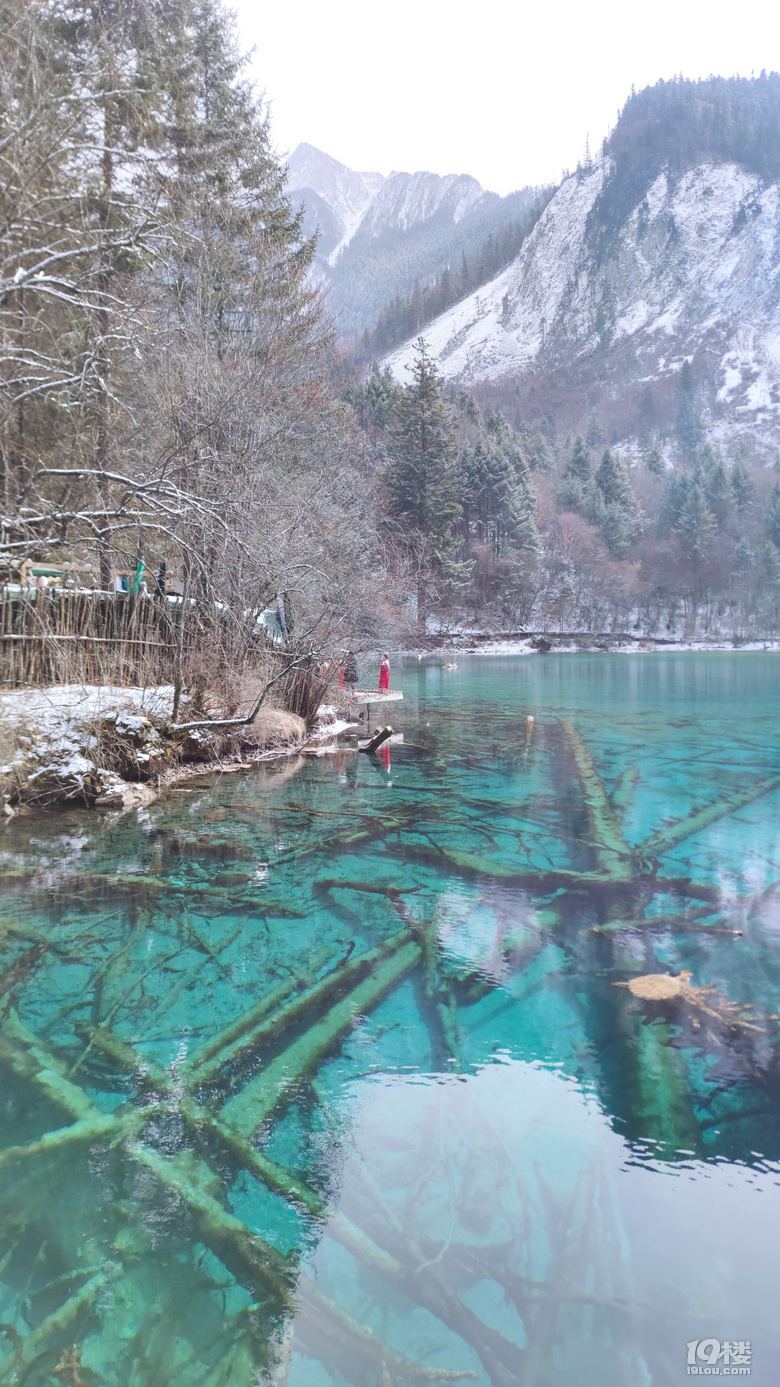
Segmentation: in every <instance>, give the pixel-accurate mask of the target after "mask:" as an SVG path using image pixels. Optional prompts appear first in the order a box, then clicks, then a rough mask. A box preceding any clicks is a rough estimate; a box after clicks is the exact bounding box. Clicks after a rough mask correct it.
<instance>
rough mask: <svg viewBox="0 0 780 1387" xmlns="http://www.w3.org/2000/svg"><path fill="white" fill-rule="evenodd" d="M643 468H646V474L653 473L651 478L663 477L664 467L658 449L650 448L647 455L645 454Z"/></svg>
mask: <svg viewBox="0 0 780 1387" xmlns="http://www.w3.org/2000/svg"><path fill="white" fill-rule="evenodd" d="M645 467H646V468H647V470H648V472H652V473H653V476H655V477H663V475H664V473H665V472H666V466H665V463H664V460H663V455H662V454H661V452H660V451H659V449H658V448H651V449H650V451H649V453H646V454H645Z"/></svg>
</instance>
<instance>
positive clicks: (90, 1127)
mask: <svg viewBox="0 0 780 1387" xmlns="http://www.w3.org/2000/svg"><path fill="white" fill-rule="evenodd" d="M127 1131H128V1124H127V1123H124V1122H121V1121H120V1120H119V1119H118V1118H116V1117H112V1115H111V1114H110V1113H104V1114H103V1115H102V1116H100V1117H94V1118H91V1119H86V1118H85V1119H82V1120H81V1121H79V1122H72V1123H71V1125H70V1126H69V1127H57V1128H55V1129H54V1130H53V1131H51V1132H44V1134H43V1136H42V1137H38V1139H37V1141H30V1142H28V1143H27V1144H26V1146H6V1148H5V1150H4V1151H0V1170H2V1168H3V1166H6V1165H12V1164H13V1163H14V1162H15V1161H27V1160H30V1159H31V1158H32V1157H33V1156H40V1155H45V1154H46V1153H47V1152H49V1151H61V1150H62V1149H63V1147H65V1146H72V1145H74V1144H75V1143H78V1142H85V1143H86V1144H87V1145H89V1144H90V1143H92V1142H96V1141H104V1140H105V1139H106V1138H107V1137H109V1138H113V1139H117V1138H120V1137H122V1136H125V1135H126V1133H127Z"/></svg>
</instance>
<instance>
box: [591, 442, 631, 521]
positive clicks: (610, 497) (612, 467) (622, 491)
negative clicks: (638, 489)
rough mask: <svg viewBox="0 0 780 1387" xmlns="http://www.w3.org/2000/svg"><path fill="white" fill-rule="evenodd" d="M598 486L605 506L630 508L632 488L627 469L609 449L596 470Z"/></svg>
mask: <svg viewBox="0 0 780 1387" xmlns="http://www.w3.org/2000/svg"><path fill="white" fill-rule="evenodd" d="M596 486H597V487H598V489H599V491H600V492H601V495H602V496H603V498H604V504H605V505H607V506H609V505H615V506H623V507H628V506H630V504H631V486H630V483H629V480H628V476H627V474H626V469H625V467H624V466H623V463H622V461H621V460H620V458H619V457H618V455H617V453H613V452H610V450H609V448H607V449H606V451H605V453H604V456H603V457H602V459H601V462H600V463H599V465H598V467H597V468H596Z"/></svg>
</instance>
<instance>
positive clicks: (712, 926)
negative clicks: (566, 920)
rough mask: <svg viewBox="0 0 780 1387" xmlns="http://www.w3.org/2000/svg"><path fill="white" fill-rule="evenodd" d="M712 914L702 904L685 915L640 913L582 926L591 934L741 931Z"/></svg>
mask: <svg viewBox="0 0 780 1387" xmlns="http://www.w3.org/2000/svg"><path fill="white" fill-rule="evenodd" d="M712 914H713V911H712V908H711V906H708V905H703V906H699V907H698V908H697V909H696V910H689V911H688V912H687V913H686V914H685V915H679V914H678V915H640V916H636V917H635V918H632V919H622V920H609V921H607V923H606V924H603V925H586V926H584V928H585V929H587V930H588V931H589V932H590V933H591V934H617V933H619V932H620V930H624V929H626V930H629V929H630V930H653V929H679V930H686V929H695V930H696V931H697V932H702V933H705V934H707V933H711V934H734V935H737V934H741V933H742V930H735V929H730V928H728V927H727V926H726V925H725V924H724V923H723V922H724V921H725V919H726V916H724V915H718V916H716V918H715V920H711V919H710V917H711V916H712Z"/></svg>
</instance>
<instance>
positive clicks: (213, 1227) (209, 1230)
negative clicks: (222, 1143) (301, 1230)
mask: <svg viewBox="0 0 780 1387" xmlns="http://www.w3.org/2000/svg"><path fill="white" fill-rule="evenodd" d="M127 1150H128V1153H129V1154H130V1155H131V1156H132V1158H133V1160H134V1161H135V1162H136V1163H137V1164H138V1165H142V1166H144V1167H145V1169H147V1170H149V1171H151V1173H152V1174H153V1175H154V1176H156V1178H157V1180H158V1181H159V1182H160V1184H162V1185H165V1186H166V1187H167V1188H168V1189H169V1190H171V1191H172V1192H173V1193H175V1194H177V1195H179V1197H180V1198H181V1200H182V1203H183V1204H184V1205H185V1206H186V1207H187V1209H188V1210H189V1211H190V1213H191V1214H192V1215H193V1217H194V1219H195V1223H196V1225H197V1228H198V1233H199V1235H200V1238H201V1241H202V1242H203V1243H204V1244H205V1245H206V1247H209V1248H210V1249H211V1251H212V1252H214V1253H216V1255H217V1257H219V1259H220V1261H221V1262H222V1263H223V1265H224V1266H226V1267H227V1269H228V1271H229V1272H231V1273H232V1275H233V1276H234V1277H235V1278H236V1280H237V1281H238V1282H240V1284H241V1285H243V1286H246V1287H247V1288H248V1289H249V1290H250V1291H252V1292H253V1293H256V1292H257V1289H258V1286H262V1287H264V1288H265V1290H266V1291H268V1292H270V1293H271V1295H272V1296H273V1297H274V1298H275V1299H276V1300H277V1301H278V1302H279V1305H280V1308H281V1307H282V1306H284V1305H286V1304H288V1303H289V1300H290V1293H291V1290H292V1287H293V1285H294V1281H295V1268H294V1265H293V1263H292V1262H291V1261H290V1260H288V1259H287V1258H286V1257H284V1256H282V1254H281V1253H280V1252H278V1251H277V1250H276V1248H275V1247H272V1246H271V1244H270V1243H267V1242H266V1241H265V1239H264V1238H261V1237H260V1235H259V1234H258V1233H254V1232H252V1231H251V1229H249V1228H247V1226H246V1224H245V1223H243V1222H242V1221H241V1219H239V1218H236V1216H235V1214H232V1213H230V1212H229V1211H228V1210H227V1209H225V1208H224V1207H223V1205H222V1204H220V1203H219V1201H218V1200H217V1199H215V1198H214V1197H213V1195H211V1194H210V1193H209V1192H208V1190H207V1189H206V1188H204V1184H205V1181H206V1180H208V1181H211V1179H212V1178H213V1172H212V1170H211V1168H210V1167H209V1166H208V1165H207V1164H206V1162H205V1161H201V1160H200V1159H199V1158H198V1157H193V1156H192V1153H187V1154H188V1155H189V1157H190V1160H189V1168H185V1166H184V1165H182V1164H181V1162H180V1161H179V1160H178V1158H177V1157H175V1156H174V1157H170V1158H169V1157H167V1156H162V1155H161V1154H160V1153H159V1152H158V1151H153V1150H152V1148H151V1147H149V1146H145V1145H144V1144H143V1143H141V1142H133V1141H130V1142H128V1143H127ZM193 1172H195V1173H196V1178H193ZM198 1172H199V1173H200V1177H201V1178H197V1174H198Z"/></svg>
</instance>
